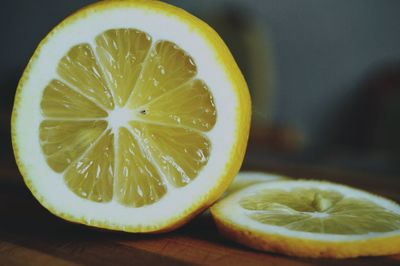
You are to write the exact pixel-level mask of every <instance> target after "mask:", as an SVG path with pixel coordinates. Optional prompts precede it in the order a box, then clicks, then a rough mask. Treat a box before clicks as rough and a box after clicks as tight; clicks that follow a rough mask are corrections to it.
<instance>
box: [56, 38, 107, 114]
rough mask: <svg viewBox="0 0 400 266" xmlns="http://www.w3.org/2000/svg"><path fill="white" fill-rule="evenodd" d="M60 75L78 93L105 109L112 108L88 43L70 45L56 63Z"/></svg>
mask: <svg viewBox="0 0 400 266" xmlns="http://www.w3.org/2000/svg"><path fill="white" fill-rule="evenodd" d="M57 72H58V74H59V75H60V77H61V78H62V79H63V80H64V81H66V82H68V83H69V84H71V85H72V86H74V88H76V89H77V90H78V91H79V92H80V93H82V94H83V95H86V96H87V97H89V98H91V99H93V100H95V101H96V102H97V103H99V104H100V105H101V106H103V107H104V108H106V109H113V108H114V101H113V98H112V94H111V91H110V88H109V87H108V84H107V82H106V80H105V75H104V74H103V72H102V70H101V67H100V65H99V62H98V61H97V59H96V56H95V54H94V51H93V49H92V47H91V46H90V45H89V44H86V43H83V44H78V45H76V46H74V47H72V48H71V49H70V50H69V51H68V53H67V55H66V56H64V57H63V58H62V59H61V60H60V63H59V64H58V68H57Z"/></svg>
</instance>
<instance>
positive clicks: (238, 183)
mask: <svg viewBox="0 0 400 266" xmlns="http://www.w3.org/2000/svg"><path fill="white" fill-rule="evenodd" d="M285 179H288V177H285V176H282V175H276V174H270V173H263V172H256V171H240V172H239V173H238V175H237V176H236V177H235V179H234V180H233V182H232V184H231V185H230V186H229V187H228V189H227V190H226V191H225V193H224V195H230V194H232V193H233V192H237V191H239V190H241V189H244V188H246V187H248V186H251V185H254V184H259V183H264V182H271V181H278V180H285Z"/></svg>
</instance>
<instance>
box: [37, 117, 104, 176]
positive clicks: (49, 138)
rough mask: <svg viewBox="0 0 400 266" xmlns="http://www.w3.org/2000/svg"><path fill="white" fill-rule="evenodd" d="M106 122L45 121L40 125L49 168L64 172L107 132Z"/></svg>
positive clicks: (43, 148)
mask: <svg viewBox="0 0 400 266" xmlns="http://www.w3.org/2000/svg"><path fill="white" fill-rule="evenodd" d="M106 128H107V122H105V121H101V120H100V121H58V120H44V121H43V122H42V123H41V124H40V128H39V131H40V144H41V147H42V151H43V153H44V156H45V157H46V160H47V163H48V164H49V166H50V167H51V168H52V169H53V170H54V171H56V172H63V171H64V170H65V169H66V168H67V167H68V166H69V165H70V164H72V163H73V162H74V161H75V160H77V159H78V158H79V157H80V156H81V155H82V154H83V153H84V152H85V151H86V150H88V149H89V147H90V146H91V145H92V143H93V142H94V141H96V139H97V138H98V137H99V136H100V135H101V134H102V133H103V132H104V130H106Z"/></svg>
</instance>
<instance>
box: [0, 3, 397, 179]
mask: <svg viewBox="0 0 400 266" xmlns="http://www.w3.org/2000/svg"><path fill="white" fill-rule="evenodd" d="M92 2H95V1H89V0H57V1H53V0H36V1H32V0H15V1H7V2H5V3H3V4H2V8H1V10H0V30H1V33H2V34H1V36H2V38H1V42H0V51H1V60H0V101H1V102H0V108H1V109H0V136H1V137H0V145H1V146H0V147H1V148H0V155H1V157H0V158H1V160H0V161H1V162H0V167H1V169H2V170H1V171H2V174H1V175H0V177H1V176H4V177H8V178H16V179H17V178H18V179H19V177H18V175H17V174H16V173H17V170H16V166H15V163H14V159H13V155H12V148H11V141H10V127H9V125H10V116H11V109H12V104H13V98H14V94H15V89H16V86H17V83H18V80H19V78H20V76H21V74H22V71H23V69H24V67H25V66H26V64H27V62H28V60H29V58H30V56H31V55H32V53H33V51H34V49H35V47H36V46H37V45H38V43H39V41H40V40H41V39H42V38H43V37H44V36H45V35H46V33H47V32H49V31H50V30H51V29H52V28H53V27H54V26H55V25H56V24H57V23H59V22H60V21H61V20H62V19H63V18H65V17H66V16H68V15H69V14H71V13H72V12H73V11H75V10H77V9H78V8H80V7H82V6H85V5H87V4H89V3H92ZM166 2H169V3H172V4H174V5H176V6H179V7H182V8H184V9H186V10H188V11H189V12H191V13H193V14H195V15H196V16H198V17H200V18H202V19H203V20H205V21H206V22H207V23H209V24H210V25H211V26H213V27H214V28H215V29H216V31H217V32H218V33H220V34H221V36H222V37H223V39H224V40H225V42H226V43H227V45H228V46H229V47H230V49H231V51H232V53H233V54H234V56H235V58H236V59H237V62H238V64H239V66H240V68H241V69H242V71H243V73H244V75H245V77H246V79H247V81H248V84H249V87H250V90H251V94H252V98H253V123H252V130H251V136H250V141H249V148H248V151H247V156H246V160H245V162H244V166H243V168H245V169H271V170H272V171H274V170H279V169H284V168H292V169H301V168H302V167H303V168H304V167H305V168H307V167H308V168H312V169H331V171H337V172H340V171H346V172H351V173H358V174H361V175H363V174H365V175H368V176H376V178H379V177H380V176H381V175H385V176H394V177H396V180H397V176H398V174H399V173H400V138H399V136H400V123H399V119H400V15H399V14H400V1H396V0H382V1H377V0H330V1H328V0H327V1H320V0H307V1H296V2H294V1H291V0H279V1H278V0H202V1H194V0H191V1H178V0H176V1H175V0H174V1H172V0H171V1H166ZM310 177H313V176H310ZM393 184H394V183H393ZM395 184H396V185H397V186H398V187H399V182H398V181H396V183H395Z"/></svg>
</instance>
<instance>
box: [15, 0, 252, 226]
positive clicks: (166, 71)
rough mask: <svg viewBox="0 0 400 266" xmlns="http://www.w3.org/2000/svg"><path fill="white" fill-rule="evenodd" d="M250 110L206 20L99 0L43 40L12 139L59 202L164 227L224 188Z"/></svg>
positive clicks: (101, 216) (237, 159)
mask: <svg viewBox="0 0 400 266" xmlns="http://www.w3.org/2000/svg"><path fill="white" fill-rule="evenodd" d="M250 110H251V108H250V97H249V93H248V89H247V86H246V83H245V80H244V79H243V76H242V74H241V73H240V70H239V69H238V67H237V65H236V63H235V61H234V59H233V58H232V56H231V54H230V53H229V51H228V49H227V47H226V46H225V44H224V43H223V41H222V40H221V39H220V38H219V36H218V35H217V34H216V33H215V32H214V31H213V30H212V29H211V28H209V27H208V26H207V25H206V24H205V23H204V22H202V21H200V20H198V19H197V18H195V17H193V16H191V15H189V14H188V13H186V12H185V11H183V10H180V9H178V8H175V7H173V6H170V5H167V4H165V3H162V2H158V1H141V0H129V1H102V2H99V3H96V4H94V5H91V6H88V7H86V8H84V9H82V10H80V11H78V12H77V13H75V14H73V15H71V16H70V17H69V18H67V19H66V20H65V21H63V22H62V23H61V24H60V25H58V26H57V27H56V28H55V29H54V30H53V31H52V32H51V33H50V34H49V35H48V36H47V37H46V38H45V39H44V40H43V41H42V42H41V44H40V45H39V47H38V48H37V50H36V52H35V54H34V55H33V57H32V59H31V61H30V63H29V65H28V67H27V68H26V70H25V72H24V74H23V77H22V78H21V81H20V84H19V86H18V89H17V93H16V97H15V103H14V110H13V118H12V135H13V146H14V151H15V157H16V160H17V164H18V167H19V169H20V171H21V173H22V175H23V177H24V180H25V182H26V184H27V186H28V187H29V189H30V190H31V191H32V193H33V194H34V196H35V197H36V198H37V199H38V200H39V202H40V203H41V204H42V205H44V206H45V207H46V208H47V209H49V210H50V211H51V212H52V213H54V214H56V215H58V216H60V217H62V218H64V219H67V220H70V221H73V222H79V223H83V224H87V225H92V226H96V227H101V228H108V229H113V230H124V231H130V232H149V231H167V230H172V229H174V228H176V227H177V226H179V225H182V224H183V223H185V222H186V221H187V220H188V219H189V218H191V217H193V216H194V215H195V214H196V213H198V212H200V211H201V210H202V209H204V208H206V207H207V206H209V205H210V204H211V203H212V202H213V201H215V200H216V199H217V198H218V197H219V196H220V195H221V194H222V192H223V191H224V190H225V189H226V187H227V186H228V184H229V183H230V181H231V179H232V177H233V176H234V175H235V174H236V172H237V171H238V169H239V168H240V165H241V163H242V160H243V156H244V151H245V147H246V143H247V138H248V131H249V124H250Z"/></svg>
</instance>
